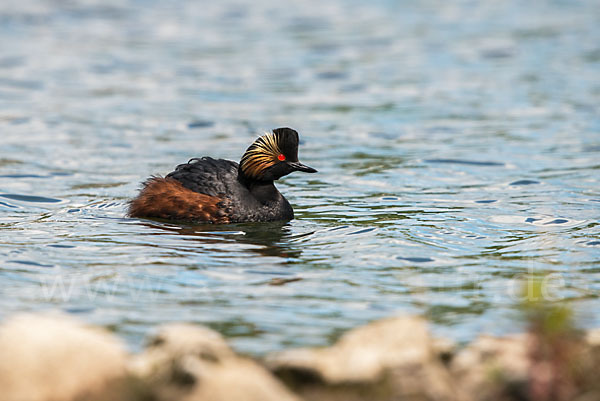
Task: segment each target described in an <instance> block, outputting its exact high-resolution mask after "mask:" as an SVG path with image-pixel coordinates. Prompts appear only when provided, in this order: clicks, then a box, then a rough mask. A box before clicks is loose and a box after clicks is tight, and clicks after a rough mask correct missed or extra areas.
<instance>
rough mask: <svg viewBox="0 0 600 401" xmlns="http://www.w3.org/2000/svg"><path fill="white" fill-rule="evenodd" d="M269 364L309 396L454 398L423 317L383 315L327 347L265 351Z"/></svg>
mask: <svg viewBox="0 0 600 401" xmlns="http://www.w3.org/2000/svg"><path fill="white" fill-rule="evenodd" d="M266 364H267V366H268V367H269V368H270V369H271V370H272V371H273V372H274V373H275V374H276V375H277V376H279V377H281V378H282V379H283V380H284V381H285V382H286V383H287V384H288V385H289V386H290V387H291V388H292V389H294V390H295V391H297V392H298V393H299V394H300V395H303V396H305V397H306V398H307V399H311V400H372V401H375V400H398V399H402V400H436V401H444V400H457V399H460V397H459V396H458V394H457V390H456V389H455V387H454V386H453V382H452V379H451V377H450V375H449V373H448V371H447V370H446V369H445V367H444V365H443V364H442V362H441V360H440V358H439V357H438V352H437V350H436V349H435V348H434V344H433V341H432V339H431V337H430V336H429V332H428V330H427V325H426V322H425V320H424V319H422V318H419V317H398V318H390V319H383V320H379V321H376V322H373V323H370V324H368V325H366V326H363V327H359V328H357V329H354V330H351V331H349V332H348V333H346V334H344V335H343V336H342V337H341V338H340V339H339V341H338V342H337V343H335V344H334V345H333V346H331V347H326V348H305V349H295V350H288V351H282V352H278V353H275V354H272V355H269V356H268V357H267V359H266Z"/></svg>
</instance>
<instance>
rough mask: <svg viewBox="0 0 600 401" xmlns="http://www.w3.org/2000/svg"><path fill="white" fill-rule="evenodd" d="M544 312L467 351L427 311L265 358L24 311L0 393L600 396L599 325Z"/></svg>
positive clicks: (257, 398) (195, 336) (5, 359)
mask: <svg viewBox="0 0 600 401" xmlns="http://www.w3.org/2000/svg"><path fill="white" fill-rule="evenodd" d="M536 308H537V309H536ZM543 309H544V310H543V311H542V309H540V308H539V305H537V306H536V305H533V306H532V307H531V308H530V309H529V311H534V312H532V313H534V314H535V315H531V316H534V318H533V319H532V320H531V322H532V324H531V329H530V331H529V332H528V333H525V334H521V335H516V336H507V337H503V338H498V337H491V336H481V337H479V338H477V339H476V340H474V341H473V342H471V343H470V344H468V345H466V346H464V347H457V346H456V345H454V344H452V343H451V342H449V341H447V340H441V339H435V338H432V337H431V336H430V335H429V331H428V329H427V327H426V322H425V321H424V320H423V319H422V318H419V317H396V318H389V319H384V320H379V321H375V322H373V323H370V324H368V325H366V326H363V327H359V328H357V329H354V330H351V331H349V332H348V333H346V334H345V335H343V336H342V337H341V338H340V339H339V341H337V342H336V343H335V344H334V345H333V346H330V347H327V348H318V349H317V348H311V349H309V348H305V349H293V350H288V351H281V352H276V353H273V354H270V355H267V357H266V358H264V359H262V360H253V359H251V358H248V357H245V356H240V355H237V354H236V353H235V352H233V351H232V349H231V348H230V347H229V346H228V345H227V343H226V342H225V340H224V339H223V337H222V336H221V335H220V334H218V333H217V332H215V331H212V330H210V329H207V328H204V327H199V326H192V325H185V324H175V325H174V324H171V325H168V326H164V327H162V328H160V329H159V330H158V331H157V332H156V333H155V334H154V335H153V336H151V337H150V339H149V341H148V343H147V346H146V348H145V349H144V350H143V351H142V352H141V353H139V354H136V355H132V354H129V353H127V352H126V351H125V349H124V347H123V346H122V344H121V343H120V341H119V340H118V339H117V338H116V337H115V336H113V335H112V334H110V333H108V332H106V331H104V330H103V329H99V328H91V327H87V326H84V325H83V324H81V323H80V322H78V321H75V320H73V319H72V318H70V317H66V316H59V315H54V316H49V315H18V316H16V317H13V318H11V319H9V320H7V321H6V322H5V323H4V324H3V325H2V326H0V355H2V358H1V359H0V393H1V394H2V399H3V400H4V401H22V400H28V401H50V400H61V401H71V400H73V401H74V400H88V401H105V400H111V401H119V400H123V401H125V400H127V401H142V400H157V401H162V400H165V401H167V400H169V401H171V400H190V401H191V400H198V401H202V400H206V401H219V400H236V401H241V400H249V401H250V400H252V401H270V400H273V401H286V400H290V401H292V400H298V401H299V400H318V401H320V400H340V401H341V400H344V401H352V400H357V401H358V400H365V401H367V400H368V401H378V400H381V401H384V400H448V401H450V400H465V401H471V400H472V401H476V400H482V401H483V400H486V401H490V400H531V401H550V400H553V401H554V400H556V401H561V400H579V401H584V400H585V401H588V400H589V401H592V400H598V399H600V383H599V382H598V380H597V379H598V370H599V368H600V330H599V329H596V330H592V331H588V332H587V333H579V332H577V331H576V330H571V328H570V326H568V325H565V324H563V323H564V319H563V320H562V323H560V324H558V325H555V324H554V323H556V322H557V321H560V320H561V319H558V320H557V316H558V315H560V313H558V314H557V313H556V311H557V309H553V308H552V307H550V308H546V307H544V308H543ZM540 312H541V313H540ZM547 312H548V313H547ZM552 322H554V323H552Z"/></svg>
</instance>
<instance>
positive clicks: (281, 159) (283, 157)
mask: <svg viewBox="0 0 600 401" xmlns="http://www.w3.org/2000/svg"><path fill="white" fill-rule="evenodd" d="M277 158H278V159H279V161H284V160H285V156H284V155H283V153H280V154H279V156H277Z"/></svg>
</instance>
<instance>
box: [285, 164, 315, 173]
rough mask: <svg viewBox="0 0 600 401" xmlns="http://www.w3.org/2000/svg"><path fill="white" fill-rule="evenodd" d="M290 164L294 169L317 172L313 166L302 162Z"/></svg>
mask: <svg viewBox="0 0 600 401" xmlns="http://www.w3.org/2000/svg"><path fill="white" fill-rule="evenodd" d="M289 165H290V166H291V167H292V168H293V169H294V171H304V172H305V173H316V172H317V170H315V169H314V168H312V167H308V166H306V165H304V164H302V163H300V162H290V163H289Z"/></svg>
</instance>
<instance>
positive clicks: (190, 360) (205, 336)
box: [130, 324, 299, 401]
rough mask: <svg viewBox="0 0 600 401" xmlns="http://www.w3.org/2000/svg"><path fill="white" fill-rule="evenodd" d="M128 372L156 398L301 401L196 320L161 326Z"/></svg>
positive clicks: (186, 400) (202, 400) (218, 335)
mask: <svg viewBox="0 0 600 401" xmlns="http://www.w3.org/2000/svg"><path fill="white" fill-rule="evenodd" d="M130 371H131V372H132V373H133V374H135V375H137V376H139V377H141V378H142V379H143V380H144V381H145V382H146V383H148V385H149V386H150V387H151V388H152V389H153V392H154V394H155V396H156V398H157V400H164V401H167V400H169V401H170V400H185V401H231V400H236V401H237V400H239V401H269V400H273V401H299V398H298V397H296V396H295V395H294V394H292V393H291V392H290V391H289V390H287V389H286V388H285V386H283V385H282V384H281V383H280V382H279V381H278V380H277V379H276V378H274V377H273V376H272V375H271V374H270V373H269V372H268V371H267V370H266V369H265V368H263V367H262V366H260V365H259V364H258V363H256V362H254V361H253V360H251V359H248V358H243V357H240V356H237V355H236V354H235V353H234V352H233V351H232V350H231V348H229V346H228V345H227V343H226V342H225V340H224V339H223V337H221V335H220V334H218V333H217V332H215V331H212V330H210V329H207V328H203V327H197V326H192V325H186V324H175V325H168V326H165V327H163V328H161V329H160V330H159V331H158V333H157V334H156V335H155V336H154V337H152V338H151V339H150V343H149V346H148V348H147V349H146V350H145V351H144V352H143V353H142V354H141V355H139V356H137V357H136V358H134V360H133V361H132V363H131V365H130Z"/></svg>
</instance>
